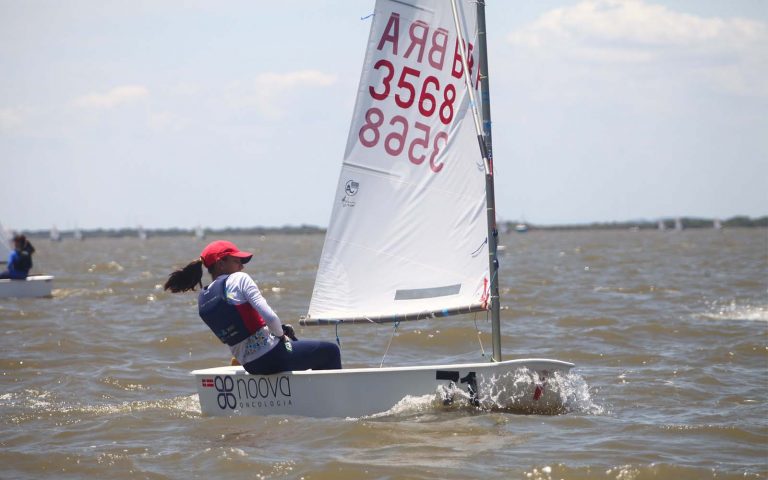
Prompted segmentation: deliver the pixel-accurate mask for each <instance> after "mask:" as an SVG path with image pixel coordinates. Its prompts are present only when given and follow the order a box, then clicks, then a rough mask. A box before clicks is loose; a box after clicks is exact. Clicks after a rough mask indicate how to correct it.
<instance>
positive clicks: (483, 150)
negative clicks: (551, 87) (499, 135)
mask: <svg viewBox="0 0 768 480" xmlns="http://www.w3.org/2000/svg"><path fill="white" fill-rule="evenodd" d="M451 10H452V11H453V23H454V25H455V27H456V34H457V35H458V37H459V53H460V54H461V66H462V68H463V69H464V84H465V85H466V86H467V94H468V95H469V106H470V110H472V119H473V120H474V123H475V133H476V134H477V141H478V143H479V144H480V155H481V156H482V157H483V165H484V166H485V172H486V174H489V175H490V174H493V171H492V170H491V165H490V161H489V158H488V147H487V145H486V140H485V134H484V133H483V127H482V126H481V125H480V113H479V112H478V111H477V102H476V101H475V92H474V88H473V87H472V79H471V78H470V77H469V63H468V61H467V52H466V51H465V45H466V44H467V43H469V40H467V41H466V43H465V40H464V30H463V29H462V28H461V22H460V21H459V13H458V7H457V6H456V0H451Z"/></svg>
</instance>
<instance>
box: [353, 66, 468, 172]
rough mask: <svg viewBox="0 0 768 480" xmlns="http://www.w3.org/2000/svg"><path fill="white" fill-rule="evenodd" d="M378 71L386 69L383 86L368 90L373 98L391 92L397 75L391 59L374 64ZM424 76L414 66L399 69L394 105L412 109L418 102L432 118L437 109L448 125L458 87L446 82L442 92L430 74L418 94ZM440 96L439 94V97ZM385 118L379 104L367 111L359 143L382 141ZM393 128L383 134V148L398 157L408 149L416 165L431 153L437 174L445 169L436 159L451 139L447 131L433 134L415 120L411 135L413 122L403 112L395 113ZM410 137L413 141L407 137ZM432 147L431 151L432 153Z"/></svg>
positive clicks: (442, 120)
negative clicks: (410, 122)
mask: <svg viewBox="0 0 768 480" xmlns="http://www.w3.org/2000/svg"><path fill="white" fill-rule="evenodd" d="M373 68H374V69H376V70H383V72H384V76H383V78H382V81H381V85H376V86H373V85H371V86H369V87H368V92H369V93H370V95H371V97H372V98H373V99H374V100H384V99H386V98H388V97H389V96H390V94H391V92H392V84H393V79H394V78H395V73H396V70H395V67H394V65H393V64H392V62H390V61H389V60H384V59H382V60H379V61H378V62H376V64H374V66H373ZM420 76H421V72H420V71H419V70H416V69H415V68H410V67H403V69H402V71H401V72H400V78H399V79H398V81H397V85H396V86H397V87H398V88H399V92H398V93H397V94H395V104H396V105H397V106H398V107H400V108H402V109H403V110H407V109H409V108H411V107H412V106H413V104H414V102H418V103H417V104H418V109H419V113H420V114H421V115H422V116H424V117H426V118H429V117H431V116H432V115H434V114H435V112H437V114H438V116H439V118H440V122H441V123H443V124H444V125H448V124H450V123H451V121H452V120H453V115H454V101H455V100H456V87H454V86H453V84H450V83H449V84H447V85H446V86H445V88H444V89H443V90H442V95H440V81H439V80H438V79H437V77H435V76H433V75H429V76H427V77H426V78H425V79H424V82H423V83H422V84H421V87H420V88H418V90H419V94H418V95H417V93H416V91H417V85H416V83H415V82H416V80H418V79H419V77H420ZM436 95H437V96H436ZM385 121H386V119H385V116H384V112H382V110H381V109H379V108H376V107H371V108H369V109H368V110H367V111H366V112H365V123H364V124H363V126H362V127H361V128H360V131H359V132H358V137H359V139H360V143H361V144H363V146H365V147H368V148H372V147H374V146H375V145H377V144H378V143H379V141H380V140H381V137H382V130H381V127H382V126H383V125H384V123H385ZM387 123H388V124H389V126H390V127H392V128H391V129H387V130H388V131H389V133H388V134H387V135H386V136H385V137H384V150H385V151H386V152H387V153H388V154H389V155H392V156H399V155H400V154H401V153H403V151H404V150H405V148H406V146H407V148H408V159H409V160H410V161H411V163H413V164H414V165H420V164H422V163H424V161H425V160H426V159H427V156H429V167H430V169H432V171H433V172H435V173H437V172H439V171H440V170H442V168H443V164H442V163H438V162H437V160H436V159H437V156H438V154H439V152H440V149H441V148H442V147H444V146H445V143H446V142H447V141H448V134H447V133H445V132H442V131H441V132H438V133H436V134H435V135H432V131H431V128H430V126H429V125H427V124H426V123H422V122H414V124H413V130H415V131H416V133H413V132H411V133H412V136H411V137H409V135H408V134H409V130H410V125H409V123H408V119H407V118H406V117H404V116H402V115H395V116H393V117H392V118H391V119H389V122H387ZM409 139H410V142H408V140H409ZM430 149H431V153H430Z"/></svg>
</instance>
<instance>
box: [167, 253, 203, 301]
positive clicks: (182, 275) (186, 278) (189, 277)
mask: <svg viewBox="0 0 768 480" xmlns="http://www.w3.org/2000/svg"><path fill="white" fill-rule="evenodd" d="M198 285H200V287H201V288H202V286H203V261H202V259H200V258H198V259H197V260H195V261H194V262H190V263H189V264H188V265H187V266H186V267H184V268H180V269H179V270H176V271H175V272H173V273H171V274H170V275H169V276H168V281H166V282H165V285H163V290H170V291H171V292H173V293H178V292H186V291H188V290H194V289H195V287H197V286H198Z"/></svg>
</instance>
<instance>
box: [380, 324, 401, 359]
mask: <svg viewBox="0 0 768 480" xmlns="http://www.w3.org/2000/svg"><path fill="white" fill-rule="evenodd" d="M399 326H400V322H399V321H397V322H395V328H393V329H392V336H391V337H389V343H387V349H386V350H385V351H384V356H382V357H381V363H380V364H379V368H382V367H383V366H384V359H385V358H387V354H388V353H389V347H390V346H391V345H392V339H393V338H395V333H397V327H399Z"/></svg>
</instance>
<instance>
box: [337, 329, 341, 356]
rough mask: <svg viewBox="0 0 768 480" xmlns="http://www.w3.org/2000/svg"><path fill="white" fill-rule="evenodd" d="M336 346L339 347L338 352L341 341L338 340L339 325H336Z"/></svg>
mask: <svg viewBox="0 0 768 480" xmlns="http://www.w3.org/2000/svg"><path fill="white" fill-rule="evenodd" d="M336 345H338V346H339V350H341V339H340V338H339V324H338V323H337V324H336Z"/></svg>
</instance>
